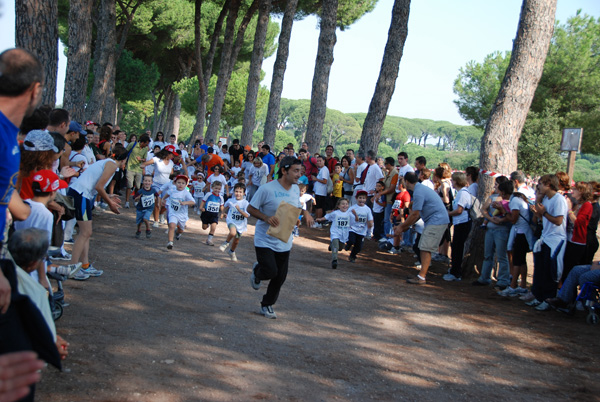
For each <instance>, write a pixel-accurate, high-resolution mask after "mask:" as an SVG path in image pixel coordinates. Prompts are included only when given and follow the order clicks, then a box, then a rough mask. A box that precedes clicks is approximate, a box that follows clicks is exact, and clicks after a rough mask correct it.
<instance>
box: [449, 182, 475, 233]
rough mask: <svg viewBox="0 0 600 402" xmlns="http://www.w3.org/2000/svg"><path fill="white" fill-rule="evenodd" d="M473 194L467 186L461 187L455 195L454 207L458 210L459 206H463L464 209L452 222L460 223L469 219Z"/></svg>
mask: <svg viewBox="0 0 600 402" xmlns="http://www.w3.org/2000/svg"><path fill="white" fill-rule="evenodd" d="M471 204H472V201H471V194H469V191H468V190H467V188H466V187H463V188H461V189H460V190H459V191H458V192H457V193H456V196H455V197H454V202H453V203H452V209H453V210H456V209H458V207H459V206H461V207H463V211H462V213H461V214H460V215H456V216H454V217H452V223H453V224H455V225H458V224H460V223H465V222H468V221H469V211H467V208H471Z"/></svg>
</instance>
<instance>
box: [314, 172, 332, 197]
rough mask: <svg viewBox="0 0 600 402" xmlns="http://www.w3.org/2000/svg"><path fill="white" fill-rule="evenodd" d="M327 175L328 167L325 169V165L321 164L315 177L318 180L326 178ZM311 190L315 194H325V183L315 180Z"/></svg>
mask: <svg viewBox="0 0 600 402" xmlns="http://www.w3.org/2000/svg"><path fill="white" fill-rule="evenodd" d="M328 177H329V169H327V166H323V167H322V168H321V169H319V173H318V174H317V179H319V180H323V179H325V180H327V178H328ZM313 191H314V192H315V195H322V196H327V183H326V182H325V183H320V182H318V181H315V183H314V185H313Z"/></svg>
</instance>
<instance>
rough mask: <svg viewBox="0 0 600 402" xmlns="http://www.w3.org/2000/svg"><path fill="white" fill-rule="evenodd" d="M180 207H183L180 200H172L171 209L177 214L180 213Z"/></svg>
mask: <svg viewBox="0 0 600 402" xmlns="http://www.w3.org/2000/svg"><path fill="white" fill-rule="evenodd" d="M180 207H181V203H180V202H179V200H176V199H174V198H171V209H172V210H173V211H175V212H177V211H179V208H180Z"/></svg>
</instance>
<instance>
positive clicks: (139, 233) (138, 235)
mask: <svg viewBox="0 0 600 402" xmlns="http://www.w3.org/2000/svg"><path fill="white" fill-rule="evenodd" d="M141 235H142V232H140V231H137V232H135V238H136V239H139V238H140V236H141Z"/></svg>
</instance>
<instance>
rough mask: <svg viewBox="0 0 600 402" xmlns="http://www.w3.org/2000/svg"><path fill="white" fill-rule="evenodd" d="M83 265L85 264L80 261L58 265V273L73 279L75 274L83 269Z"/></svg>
mask: <svg viewBox="0 0 600 402" xmlns="http://www.w3.org/2000/svg"><path fill="white" fill-rule="evenodd" d="M82 266H83V264H82V263H80V262H78V263H77V264H69V265H63V266H59V267H56V273H57V274H59V275H64V276H66V277H67V278H70V279H73V277H74V276H75V274H77V272H79V270H80V269H81V267H82Z"/></svg>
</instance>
